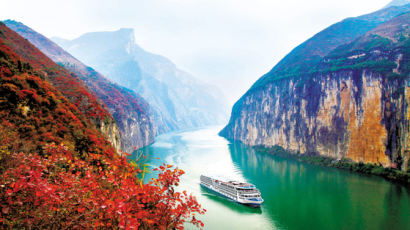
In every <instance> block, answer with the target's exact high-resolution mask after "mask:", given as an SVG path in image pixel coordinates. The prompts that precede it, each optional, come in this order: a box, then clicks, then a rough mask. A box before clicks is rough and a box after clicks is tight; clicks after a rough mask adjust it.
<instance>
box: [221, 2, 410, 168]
mask: <svg viewBox="0 0 410 230" xmlns="http://www.w3.org/2000/svg"><path fill="white" fill-rule="evenodd" d="M391 9H394V10H397V9H398V8H396V7H393V8H391ZM382 12H384V14H385V13H386V11H382ZM363 17H364V16H362V18H363ZM409 21H410V14H409V13H407V14H403V15H399V16H396V17H394V18H393V19H392V20H390V21H387V22H385V23H382V24H379V25H378V26H377V27H375V28H373V29H372V30H370V31H368V32H367V33H364V34H362V35H361V36H357V37H356V36H355V38H354V39H353V37H352V40H351V41H350V42H347V43H345V44H344V45H342V44H340V46H338V47H335V48H333V47H332V46H330V45H329V44H327V43H326V42H325V41H323V42H324V44H323V46H324V47H327V48H315V47H314V46H312V47H310V48H309V50H310V51H312V50H326V52H322V53H321V54H320V55H318V56H316V58H315V61H314V62H311V61H310V60H312V59H309V58H307V59H304V58H305V57H306V55H310V54H311V53H309V54H306V55H305V54H303V53H300V52H298V51H300V48H296V49H295V50H296V53H299V54H300V57H299V58H300V59H297V60H296V59H295V60H296V61H295V62H290V64H289V63H288V61H289V60H291V59H293V58H296V56H295V55H294V54H292V53H291V55H290V56H288V57H286V58H285V59H284V60H283V61H281V62H280V63H279V64H278V66H275V67H274V68H273V70H272V71H271V72H269V73H268V74H266V75H265V76H263V77H262V78H261V79H260V80H258V82H256V83H255V84H254V85H253V86H252V88H251V89H250V90H249V91H248V92H247V93H246V94H245V95H244V96H243V97H242V98H241V99H240V100H239V101H238V102H237V103H236V104H235V105H234V107H233V110H232V115H231V119H230V121H229V123H228V125H227V126H226V127H225V128H224V129H223V130H222V131H221V133H220V134H221V135H222V136H225V137H227V138H228V139H235V140H240V141H242V142H244V143H246V144H249V145H264V146H274V145H279V146H282V147H283V148H285V149H287V150H289V151H291V152H294V153H300V154H319V155H322V156H328V157H332V158H335V159H342V158H349V159H352V160H353V161H355V162H364V163H379V164H381V165H383V166H385V167H389V166H390V167H395V168H399V169H402V170H407V168H408V159H409V151H410V149H409V135H408V133H409V118H410V114H409V112H410V111H409V106H408V105H409V103H410V95H409V92H410V82H409V73H410V72H409V66H410V63H409V56H410V49H409V47H410V42H409V25H408V22H409ZM321 33H323V32H321ZM332 33H333V34H334V35H335V36H336V35H337V30H334V31H333V32H332ZM316 39H317V37H313V38H312V39H310V40H309V41H310V43H312V41H313V44H314V43H317V44H316V45H319V43H318V40H316ZM330 43H333V44H335V43H339V42H335V41H331V42H330ZM305 44H306V43H305ZM301 46H304V45H301ZM332 48H333V49H332ZM304 60H307V61H306V62H305V61H304ZM281 63H282V64H281ZM279 70H280V71H279ZM284 71H287V74H283V73H284Z"/></svg>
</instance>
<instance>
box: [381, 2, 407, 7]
mask: <svg viewBox="0 0 410 230" xmlns="http://www.w3.org/2000/svg"><path fill="white" fill-rule="evenodd" d="M409 3H410V0H393V1H391V2H390V3H389V4H387V5H386V6H385V7H384V8H389V7H391V6H404V5H407V4H409Z"/></svg>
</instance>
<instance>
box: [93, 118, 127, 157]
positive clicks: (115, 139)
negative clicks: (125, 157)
mask: <svg viewBox="0 0 410 230" xmlns="http://www.w3.org/2000/svg"><path fill="white" fill-rule="evenodd" d="M97 128H98V130H100V132H101V133H102V134H103V135H104V137H105V138H106V139H107V140H108V141H109V142H111V145H112V146H113V147H114V148H115V150H117V153H120V151H121V149H122V148H121V147H122V146H121V145H122V143H121V137H120V130H119V129H118V127H117V124H116V123H115V121H114V120H113V119H110V120H106V121H100V123H99V124H98V125H97Z"/></svg>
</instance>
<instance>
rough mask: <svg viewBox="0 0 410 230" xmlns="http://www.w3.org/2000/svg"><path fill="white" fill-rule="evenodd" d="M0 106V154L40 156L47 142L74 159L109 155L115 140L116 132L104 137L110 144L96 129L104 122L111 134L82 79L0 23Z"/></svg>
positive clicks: (107, 117)
mask: <svg viewBox="0 0 410 230" xmlns="http://www.w3.org/2000/svg"><path fill="white" fill-rule="evenodd" d="M0 108H1V109H0V129H1V135H2V144H1V149H2V152H1V153H2V154H3V153H4V150H6V151H7V150H9V151H10V152H20V151H23V152H27V153H28V152H37V153H40V154H41V153H43V150H44V148H45V145H46V144H52V143H54V144H57V145H60V144H61V145H64V146H65V147H66V148H67V149H68V150H69V151H72V152H75V153H77V156H79V157H86V156H87V155H88V154H89V153H97V154H103V155H105V156H109V157H112V156H114V153H115V149H114V148H113V147H112V146H115V144H116V143H117V142H113V139H112V138H113V137H116V136H115V135H117V134H116V133H115V132H114V133H111V135H107V133H104V134H105V136H106V137H107V138H108V139H111V143H110V142H108V141H106V139H105V137H104V136H103V134H102V133H101V131H102V130H101V126H99V125H100V122H105V125H106V128H107V127H111V130H115V126H114V125H115V122H113V120H112V118H111V116H110V114H109V113H108V112H107V111H106V110H105V109H104V108H103V107H102V105H101V104H99V102H98V100H97V99H96V98H95V97H94V96H93V95H92V94H91V93H89V92H88V91H87V90H86V88H85V86H84V84H83V83H82V82H81V80H79V79H78V78H77V77H76V76H75V75H72V74H71V73H70V72H69V71H67V70H65V69H64V68H62V67H60V66H59V65H57V64H56V63H54V62H53V61H51V60H50V59H49V58H48V57H47V56H45V55H44V54H42V53H41V52H40V51H39V50H38V49H37V48H35V47H34V46H33V45H32V44H31V43H29V42H28V41H27V40H25V39H24V38H23V37H21V36H20V35H18V34H17V33H15V32H14V31H12V30H11V29H9V28H8V27H7V26H5V25H4V24H3V23H1V22H0ZM10 141H12V143H11V142H10ZM114 141H117V140H115V139H114ZM2 156H4V155H2ZM1 160H7V159H4V157H2V159H1Z"/></svg>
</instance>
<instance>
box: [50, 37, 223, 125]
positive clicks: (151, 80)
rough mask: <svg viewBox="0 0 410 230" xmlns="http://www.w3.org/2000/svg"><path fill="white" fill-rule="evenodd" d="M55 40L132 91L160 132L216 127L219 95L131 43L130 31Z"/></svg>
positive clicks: (220, 116) (220, 110)
mask: <svg viewBox="0 0 410 230" xmlns="http://www.w3.org/2000/svg"><path fill="white" fill-rule="evenodd" d="M54 41H55V42H56V43H57V44H59V45H61V46H62V47H63V48H64V49H65V50H67V51H68V52H70V53H71V54H73V55H74V56H75V57H76V58H78V59H79V60H81V61H83V62H84V63H86V64H87V65H90V66H92V67H93V68H95V69H96V70H98V71H99V72H101V73H102V74H104V75H105V76H107V77H108V78H110V79H111V80H113V81H115V82H117V83H119V84H121V85H123V86H125V87H127V88H130V89H132V90H134V91H135V92H136V93H138V94H140V95H141V96H142V97H143V98H145V99H146V100H147V101H148V103H149V104H150V105H151V106H152V107H153V112H154V114H155V120H156V122H157V124H158V127H159V131H160V132H166V131H171V130H178V129H186V128H193V127H200V126H205V125H212V124H221V123H222V122H224V121H226V120H225V118H226V117H225V116H226V114H227V111H226V105H225V104H224V103H223V96H222V95H221V94H220V93H219V91H218V90H217V89H216V88H215V87H213V86H209V85H207V84H204V83H202V82H200V81H199V80H197V79H195V78H194V77H192V76H191V75H190V74H188V73H186V72H183V71H181V70H180V69H178V68H177V67H176V66H175V64H174V63H172V62H171V61H170V60H168V59H167V58H165V57H162V56H160V55H155V54H152V53H149V52H147V51H145V50H144V49H142V48H141V47H139V46H138V45H137V44H136V42H135V37H134V31H133V30H132V29H120V30H118V31H114V32H95V33H87V34H84V35H82V36H80V37H79V38H76V39H74V40H71V41H68V40H63V39H57V38H54Z"/></svg>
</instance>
